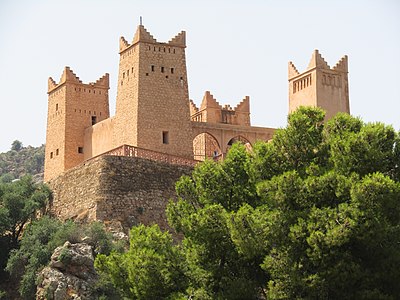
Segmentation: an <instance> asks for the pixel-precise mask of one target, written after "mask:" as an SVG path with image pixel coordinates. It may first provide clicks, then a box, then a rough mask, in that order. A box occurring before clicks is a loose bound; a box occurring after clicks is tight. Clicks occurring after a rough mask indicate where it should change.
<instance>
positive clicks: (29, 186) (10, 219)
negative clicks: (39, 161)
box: [0, 176, 51, 248]
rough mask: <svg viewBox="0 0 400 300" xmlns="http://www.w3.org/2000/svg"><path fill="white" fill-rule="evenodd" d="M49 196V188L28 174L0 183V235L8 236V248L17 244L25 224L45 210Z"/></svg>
mask: <svg viewBox="0 0 400 300" xmlns="http://www.w3.org/2000/svg"><path fill="white" fill-rule="evenodd" d="M50 197H51V192H50V190H49V188H48V187H47V186H46V185H44V184H36V183H34V182H33V180H32V177H30V176H25V177H23V178H22V179H20V180H18V181H16V182H12V183H8V184H3V185H0V235H1V236H5V237H6V238H8V240H9V245H10V248H15V247H17V246H18V240H19V238H20V236H21V233H22V230H23V228H24V226H25V224H27V223H28V222H30V221H32V220H34V219H35V218H36V216H37V213H38V212H41V213H42V214H43V213H44V212H45V209H46V205H47V203H48V201H49V199H50Z"/></svg>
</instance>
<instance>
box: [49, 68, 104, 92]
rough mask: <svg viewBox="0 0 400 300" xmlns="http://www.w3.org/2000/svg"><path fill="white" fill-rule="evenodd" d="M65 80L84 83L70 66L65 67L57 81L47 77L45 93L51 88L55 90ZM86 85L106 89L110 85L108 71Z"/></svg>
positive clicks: (50, 90)
mask: <svg viewBox="0 0 400 300" xmlns="http://www.w3.org/2000/svg"><path fill="white" fill-rule="evenodd" d="M66 82H70V83H75V84H84V83H82V80H80V79H79V77H78V76H76V74H75V73H74V72H73V71H72V70H71V68H70V67H65V68H64V71H63V73H62V75H61V78H60V81H59V83H56V82H55V81H54V79H53V78H51V77H49V79H48V88H47V93H48V94H50V93H51V92H52V91H53V90H55V89H56V88H57V87H59V86H61V85H62V84H64V83H66ZM88 85H90V86H93V87H103V88H107V89H108V88H109V87H110V79H109V74H108V73H106V74H104V75H103V76H102V77H100V78H99V79H98V80H97V81H96V82H90V83H88Z"/></svg>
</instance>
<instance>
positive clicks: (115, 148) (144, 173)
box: [44, 25, 350, 227]
mask: <svg viewBox="0 0 400 300" xmlns="http://www.w3.org/2000/svg"><path fill="white" fill-rule="evenodd" d="M185 48H186V34H185V32H184V31H182V32H181V33H179V34H178V35H177V36H175V37H174V38H172V39H171V40H170V41H169V42H167V43H161V42H158V41H157V40H156V39H154V38H153V36H152V35H151V34H150V33H149V32H148V31H147V30H146V29H145V28H144V26H142V25H139V26H138V27H137V30H136V33H135V35H134V38H133V40H132V42H131V43H128V42H127V41H126V40H125V39H124V38H123V37H121V38H120V51H119V54H120V62H119V74H118V88H117V99H116V113H115V116H113V117H110V111H109V99H108V90H109V74H105V75H104V76H102V77H101V78H100V79H99V80H97V81H96V82H93V83H87V84H86V83H82V81H81V80H80V79H79V77H77V76H76V75H75V74H74V73H73V71H72V70H71V69H70V68H69V67H65V69H64V72H63V74H62V76H61V79H60V81H59V82H58V83H56V82H55V81H54V80H53V79H52V78H49V81H48V119H47V134H46V153H45V174H44V179H45V181H46V182H48V183H49V184H50V186H51V187H52V189H53V191H54V200H53V203H52V206H51V209H52V211H53V213H54V214H55V215H57V216H59V217H61V218H64V219H65V218H76V217H78V218H86V219H97V220H103V221H107V220H119V221H121V222H122V223H124V224H125V225H126V226H132V225H134V224H137V223H138V222H141V223H145V224H149V223H152V222H157V223H159V224H160V225H161V226H162V227H165V226H166V223H165V216H164V209H165V206H166V203H167V200H168V199H169V198H171V197H173V196H174V182H175V181H176V180H177V179H178V178H179V177H180V176H181V175H182V174H189V173H190V171H191V170H192V167H193V166H194V165H195V164H196V162H197V161H199V160H204V159H206V158H213V159H215V160H218V159H223V158H224V156H225V155H226V153H227V151H228V150H229V147H230V146H231V145H232V144H233V143H234V142H242V143H244V144H246V145H247V146H248V147H251V145H252V144H253V143H254V142H256V141H257V140H264V141H267V140H270V139H271V138H272V136H273V132H274V129H273V128H263V127H254V126H251V122H250V100H249V97H248V96H246V97H245V98H244V99H243V100H242V101H241V102H240V103H239V104H238V105H237V106H236V107H235V108H231V107H230V106H229V105H225V106H221V105H220V104H219V103H218V102H217V100H216V99H214V97H213V96H212V94H211V93H210V92H208V91H207V92H206V93H205V95H204V97H203V100H202V102H201V105H200V107H196V105H195V104H194V102H193V101H192V100H189V92H188V79H187V71H186V56H185ZM347 74H348V66H347V56H344V57H343V58H342V59H341V60H340V61H339V62H338V63H337V64H336V65H335V66H334V67H333V68H330V67H329V66H328V64H327V63H326V62H325V60H324V59H323V58H322V57H321V55H320V54H319V52H318V50H315V51H314V52H313V55H312V58H311V61H310V63H309V66H308V68H307V70H306V71H304V72H303V73H300V72H298V70H297V69H296V67H295V66H294V65H293V63H292V62H289V112H291V111H293V110H295V109H296V108H297V107H299V106H301V105H311V106H319V107H321V108H323V109H324V110H326V111H327V118H330V117H332V116H333V115H335V114H336V113H337V112H347V113H349V112H350V111H349V93H348V75H347Z"/></svg>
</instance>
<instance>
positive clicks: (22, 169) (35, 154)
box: [0, 140, 45, 182]
mask: <svg viewBox="0 0 400 300" xmlns="http://www.w3.org/2000/svg"><path fill="white" fill-rule="evenodd" d="M44 148H45V146H44V145H42V146H40V147H32V146H27V147H23V145H22V143H21V142H20V141H18V140H16V141H14V142H13V143H12V145H11V149H10V151H7V152H4V153H0V181H2V182H10V181H12V180H14V179H18V178H20V177H21V176H23V175H28V174H29V175H32V176H33V178H34V179H35V181H43V172H44Z"/></svg>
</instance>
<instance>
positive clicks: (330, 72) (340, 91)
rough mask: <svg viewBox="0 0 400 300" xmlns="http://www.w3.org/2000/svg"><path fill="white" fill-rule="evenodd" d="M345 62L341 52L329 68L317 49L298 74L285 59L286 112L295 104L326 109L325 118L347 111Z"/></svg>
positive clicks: (293, 108) (346, 66)
mask: <svg viewBox="0 0 400 300" xmlns="http://www.w3.org/2000/svg"><path fill="white" fill-rule="evenodd" d="M347 63H348V62H347V55H345V56H343V57H342V58H341V59H340V60H339V61H338V62H337V63H336V65H335V66H334V67H333V68H331V67H330V66H329V65H328V63H327V62H326V61H325V59H324V58H323V57H322V56H321V54H320V53H319V51H318V50H314V51H313V54H312V56H311V60H310V63H309V64H308V66H307V69H306V70H305V71H304V72H302V73H300V72H299V71H298V70H297V69H296V67H295V65H294V64H293V63H292V62H289V64H288V77H289V112H292V111H294V110H296V109H297V108H298V107H299V106H318V107H321V108H322V109H324V110H325V111H326V119H329V118H331V117H333V116H334V115H335V114H336V113H338V112H347V113H350V108H349V90H348V76H347V73H348V64H347Z"/></svg>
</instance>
